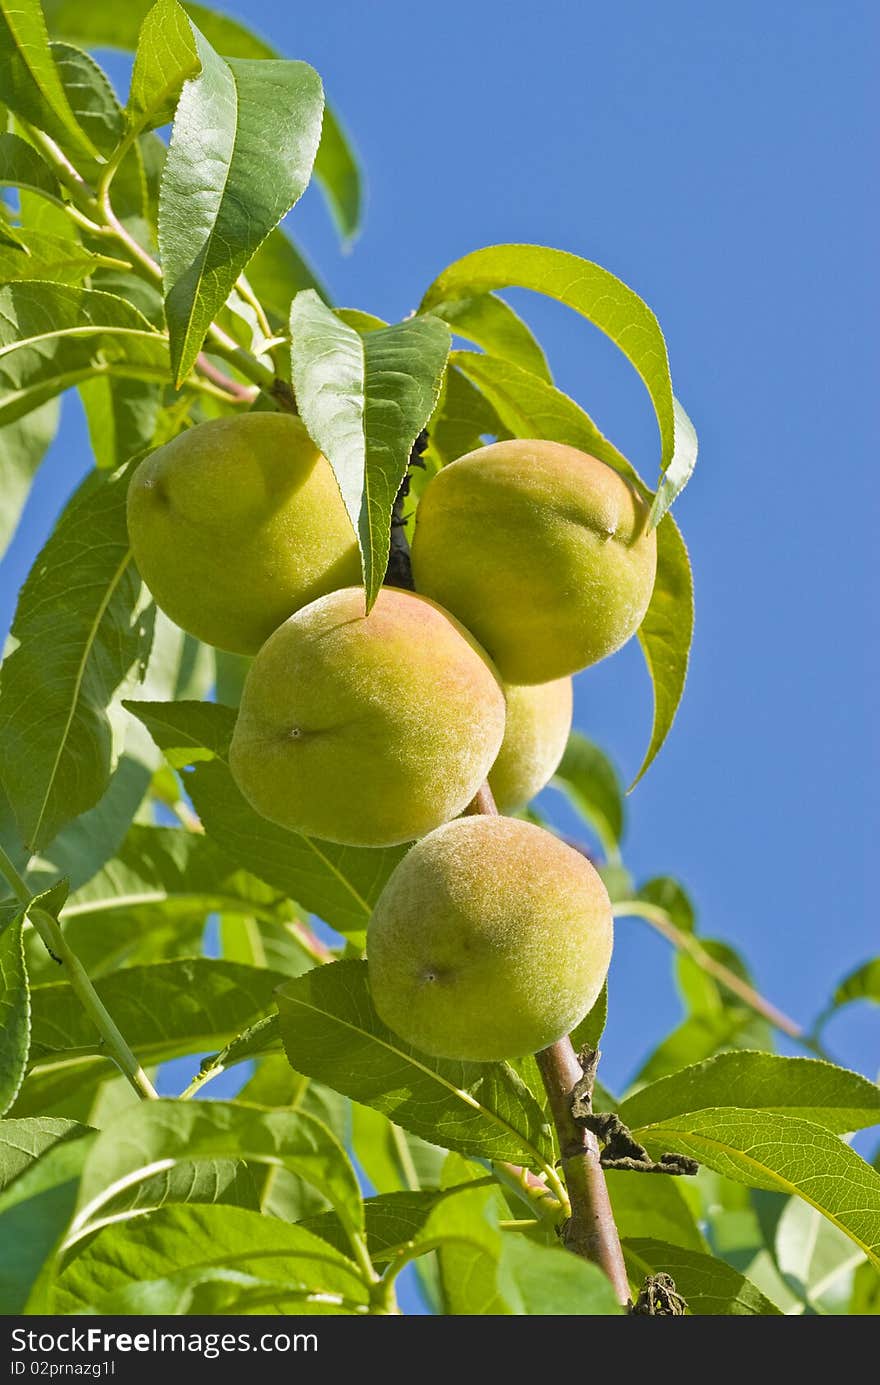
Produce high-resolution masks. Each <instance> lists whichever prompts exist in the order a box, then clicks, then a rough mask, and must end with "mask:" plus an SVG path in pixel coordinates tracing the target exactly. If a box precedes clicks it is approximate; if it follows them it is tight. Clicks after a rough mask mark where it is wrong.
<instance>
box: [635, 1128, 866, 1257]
mask: <svg viewBox="0 0 880 1385" xmlns="http://www.w3.org/2000/svg"><path fill="white" fill-rule="evenodd" d="M633 1134H634V1135H635V1136H636V1138H637V1139H639V1140H641V1141H642V1143H643V1144H645V1145H646V1146H647V1147H648V1149H649V1150H651V1151H652V1152H655V1151H656V1152H658V1153H660V1152H663V1151H665V1150H669V1149H674V1150H675V1151H676V1152H677V1153H680V1154H688V1155H690V1156H691V1157H692V1158H694V1159H697V1160H699V1161H700V1163H703V1164H708V1166H709V1168H711V1169H715V1170H716V1171H717V1172H718V1173H723V1174H724V1175H725V1176H726V1177H728V1178H732V1179H734V1180H735V1181H736V1182H739V1183H747V1184H749V1185H750V1186H751V1187H753V1188H768V1189H770V1190H771V1191H773V1192H784V1193H790V1194H797V1196H798V1197H801V1198H803V1200H804V1201H805V1202H807V1203H809V1204H810V1206H811V1207H815V1208H816V1209H817V1211H819V1212H821V1213H822V1215H823V1216H824V1217H827V1218H828V1220H829V1221H830V1222H832V1223H833V1224H834V1225H835V1226H837V1227H839V1228H840V1230H841V1231H844V1232H845V1233H846V1235H847V1236H849V1237H850V1239H851V1240H852V1241H854V1242H855V1244H856V1245H857V1246H858V1247H859V1249H860V1250H862V1251H863V1252H864V1253H865V1254H866V1255H867V1256H868V1258H869V1259H870V1260H872V1261H873V1262H874V1264H875V1265H878V1266H880V1174H878V1173H877V1171H876V1170H875V1169H873V1168H871V1165H870V1164H866V1163H865V1161H864V1160H863V1159H860V1158H859V1156H858V1155H857V1154H856V1153H855V1152H854V1151H853V1150H852V1149H850V1147H849V1145H846V1144H844V1143H843V1141H842V1140H840V1139H838V1137H837V1136H836V1135H833V1134H832V1133H831V1132H830V1131H829V1130H826V1129H825V1128H824V1127H823V1126H821V1125H814V1124H813V1123H812V1122H810V1121H806V1120H799V1119H797V1118H796V1117H794V1116H787V1115H779V1114H777V1113H775V1112H773V1113H771V1112H767V1111H747V1110H740V1109H738V1108H737V1107H734V1106H728V1107H718V1108H711V1107H710V1108H709V1109H708V1110H701V1111H691V1112H685V1113H682V1114H681V1115H678V1116H669V1117H668V1118H667V1119H665V1120H661V1121H655V1122H651V1123H650V1124H649V1125H644V1126H638V1127H635V1128H634V1129H633Z"/></svg>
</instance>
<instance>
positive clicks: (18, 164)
mask: <svg viewBox="0 0 880 1385" xmlns="http://www.w3.org/2000/svg"><path fill="white" fill-rule="evenodd" d="M0 187H4V188H19V189H24V190H26V191H28V192H33V193H36V194H37V195H38V196H40V197H48V198H49V200H50V201H51V202H55V203H57V204H58V206H59V207H63V206H64V199H63V197H62V195H61V186H60V184H59V182H58V179H57V178H56V177H55V174H54V173H53V171H52V169H51V168H50V167H49V165H48V164H47V163H46V160H45V159H44V158H43V156H42V154H40V153H39V152H38V151H37V150H36V149H35V148H34V146H33V145H32V144H28V142H27V140H26V139H22V138H21V136H20V135H14V134H11V133H6V134H0Z"/></svg>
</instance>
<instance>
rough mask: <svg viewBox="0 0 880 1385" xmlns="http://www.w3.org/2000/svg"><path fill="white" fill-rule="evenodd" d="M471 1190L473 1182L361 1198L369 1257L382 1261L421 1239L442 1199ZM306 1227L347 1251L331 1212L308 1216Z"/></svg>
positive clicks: (344, 1239)
mask: <svg viewBox="0 0 880 1385" xmlns="http://www.w3.org/2000/svg"><path fill="white" fill-rule="evenodd" d="M471 1191H473V1184H472V1183H463V1184H460V1185H458V1186H456V1187H453V1188H432V1189H429V1190H427V1191H409V1190H407V1191H403V1192H396V1193H382V1194H380V1195H379V1196H378V1197H370V1198H367V1199H366V1200H365V1201H364V1218H365V1225H366V1233H367V1249H368V1251H369V1253H370V1259H371V1260H372V1261H373V1262H374V1264H377V1265H378V1264H381V1263H384V1262H386V1261H388V1260H391V1259H393V1258H394V1255H395V1254H396V1252H397V1251H398V1250H399V1249H400V1248H401V1247H402V1246H405V1245H406V1244H407V1242H410V1241H416V1240H421V1239H423V1234H422V1233H423V1231H424V1227H425V1223H426V1221H427V1220H428V1217H429V1216H430V1215H431V1213H432V1212H433V1211H434V1209H435V1207H437V1206H438V1205H439V1204H440V1203H441V1202H442V1201H443V1200H444V1199H445V1198H449V1197H456V1196H457V1195H458V1194H459V1193H460V1192H471ZM306 1227H307V1229H308V1230H309V1231H313V1232H314V1233H315V1235H316V1236H321V1237H322V1238H323V1239H324V1240H326V1241H329V1242H330V1244H331V1245H332V1246H335V1247H336V1249H337V1250H341V1251H342V1252H343V1253H347V1250H348V1242H347V1240H346V1236H345V1232H344V1230H343V1228H342V1226H341V1225H340V1223H339V1221H338V1219H337V1217H336V1215H335V1213H333V1212H322V1213H321V1214H320V1215H318V1216H315V1217H309V1219H308V1221H307V1222H306Z"/></svg>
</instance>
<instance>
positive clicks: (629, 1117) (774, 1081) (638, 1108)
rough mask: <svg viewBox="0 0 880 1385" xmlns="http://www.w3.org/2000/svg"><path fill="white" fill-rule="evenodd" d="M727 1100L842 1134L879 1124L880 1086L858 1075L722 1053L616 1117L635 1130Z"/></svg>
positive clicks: (640, 1094)
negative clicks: (791, 1117)
mask: <svg viewBox="0 0 880 1385" xmlns="http://www.w3.org/2000/svg"><path fill="white" fill-rule="evenodd" d="M728 1102H731V1104H735V1105H736V1106H738V1107H740V1108H742V1109H747V1110H756V1111H767V1112H772V1111H776V1112H780V1113H782V1114H783V1115H790V1116H800V1117H801V1118H802V1119H803V1120H808V1121H812V1122H814V1124H816V1125H822V1126H825V1127H826V1129H828V1130H833V1131H835V1132H836V1133H838V1134H843V1133H845V1132H847V1131H850V1130H861V1129H863V1128H864V1127H865V1126H870V1125H877V1124H880V1087H878V1086H876V1085H875V1083H873V1082H869V1081H868V1079H867V1078H866V1077H862V1076H861V1074H860V1073H857V1072H849V1071H848V1070H847V1069H846V1068H839V1067H835V1065H834V1064H833V1063H826V1062H823V1061H822V1060H820V1059H818V1058H783V1057H780V1056H778V1055H776V1054H773V1053H749V1052H738V1053H719V1054H718V1055H717V1057H715V1058H710V1059H709V1060H708V1061H707V1062H705V1063H698V1064H697V1065H696V1066H695V1067H690V1068H684V1069H683V1070H682V1071H681V1072H676V1073H673V1074H672V1075H671V1076H669V1077H664V1078H662V1079H661V1080H660V1081H659V1082H654V1083H652V1085H651V1086H650V1087H642V1088H641V1089H640V1090H639V1091H637V1092H636V1093H635V1094H634V1095H633V1096H631V1097H628V1098H627V1100H626V1101H624V1103H623V1105H622V1106H620V1108H619V1111H618V1114H619V1115H620V1118H621V1120H622V1121H624V1122H625V1124H626V1125H629V1126H630V1127H634V1126H643V1125H652V1124H653V1123H654V1122H656V1121H663V1120H668V1119H670V1118H672V1117H673V1116H678V1115H680V1114H682V1113H684V1112H688V1111H700V1110H703V1109H704V1108H705V1107H707V1106H726V1105H727V1104H728Z"/></svg>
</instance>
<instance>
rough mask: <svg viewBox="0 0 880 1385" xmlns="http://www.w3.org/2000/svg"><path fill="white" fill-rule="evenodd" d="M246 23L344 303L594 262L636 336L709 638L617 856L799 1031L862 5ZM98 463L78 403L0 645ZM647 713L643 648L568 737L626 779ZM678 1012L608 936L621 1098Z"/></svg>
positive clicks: (641, 953) (246, 8)
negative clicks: (663, 395) (52, 527)
mask: <svg viewBox="0 0 880 1385" xmlns="http://www.w3.org/2000/svg"><path fill="white" fill-rule="evenodd" d="M237 13H238V14H239V16H240V17H241V18H243V19H244V20H245V21H246V22H248V23H250V24H251V25H252V27H254V28H256V29H257V30H259V31H261V32H262V33H263V34H264V35H265V36H266V37H268V38H269V39H270V40H272V41H273V42H274V43H275V44H276V45H277V46H278V47H279V48H281V49H282V50H283V51H284V52H286V53H287V54H288V55H290V56H292V57H301V58H306V59H308V60H309V61H310V62H312V63H314V64H315V66H316V67H317V68H318V69H319V71H320V72H321V73H322V75H323V76H324V79H325V83H326V87H327V90H328V93H329V94H330V96H331V99H332V100H333V101H334V103H335V104H336V106H337V108H338V109H339V110H340V111H341V112H342V114H343V115H344V118H345V120H346V123H347V125H348V127H349V128H350V130H351V132H352V134H353V136H354V138H355V140H356V143H357V146H358V148H359V150H360V153H361V155H362V157H363V160H364V163H365V166H366V170H367V177H368V183H369V205H368V210H367V219H366V225H365V229H364V232H363V234H362V236H361V237H360V240H359V241H358V243H357V245H356V246H355V248H354V250H353V252H352V253H351V254H350V255H349V256H343V255H342V254H341V253H340V252H339V250H338V248H337V246H336V244H335V240H334V236H333V233H332V231H331V228H330V225H329V221H328V218H327V215H326V212H325V210H324V208H323V205H322V203H321V201H320V198H319V197H318V195H317V194H316V193H315V192H314V191H313V190H310V191H309V193H307V194H306V197H305V198H304V200H303V202H302V204H301V205H300V207H299V208H297V209H296V211H295V212H294V214H293V216H292V217H291V218H290V229H291V231H292V232H293V233H294V234H295V235H297V236H298V237H299V239H300V240H301V242H302V244H303V245H304V247H305V248H306V249H307V250H308V251H309V253H310V254H311V255H312V257H313V258H314V260H315V262H316V264H317V265H318V266H319V267H320V269H321V270H322V272H323V274H324V275H325V277H326V279H327V280H328V282H329V285H330V287H331V289H332V290H333V292H334V293H335V295H336V296H337V298H338V299H339V301H341V302H344V303H347V304H351V305H355V306H359V307H363V308H368V309H370V310H372V311H374V312H378V313H380V314H382V315H383V316H385V317H389V318H395V317H400V316H402V315H403V314H405V313H406V312H408V311H409V310H410V309H411V308H412V307H413V306H414V305H415V304H416V303H417V302H418V300H419V298H420V296H421V293H422V291H423V289H424V288H425V286H426V285H427V284H428V283H429V282H430V280H431V279H433V277H434V276H435V275H436V274H437V273H438V272H439V270H441V269H442V268H443V267H444V266H445V265H446V264H448V263H449V262H450V261H451V260H453V259H455V258H457V257H458V256H459V255H461V254H463V253H465V252H466V251H468V250H470V249H472V248H475V247H477V246H481V245H487V244H490V243H492V242H497V241H515V240H524V241H536V242H543V243H545V244H547V245H554V246H559V247H563V248H565V249H567V250H572V251H575V252H577V253H578V254H581V255H584V256H586V257H588V258H591V259H595V260H597V261H599V262H600V263H602V264H603V265H605V266H607V267H608V268H609V269H611V270H613V271H614V272H615V273H617V274H618V275H620V276H621V277H622V278H623V279H625V280H626V281H627V282H628V283H629V284H631V285H632V286H633V287H634V288H635V289H637V290H638V292H640V293H641V294H642V295H643V296H644V297H645V298H646V299H647V301H648V302H649V303H650V304H651V306H652V307H653V308H654V309H655V311H656V312H657V314H658V316H659V318H660V321H661V323H662V325H663V327H664V329H665V332H666V335H667V338H668V342H669V349H670V356H671V361H672V372H673V379H674V382H675V387H676V391H677V393H678V394H679V395H680V397H681V398H682V400H683V401H684V403H685V405H686V407H687V408H688V409H689V411H690V412H691V414H692V416H693V418H694V420H695V422H696V425H697V427H698V430H699V433H700V438H701V457H700V462H699V465H698V469H697V473H696V476H695V478H694V480H693V481H692V482H691V485H690V487H689V489H688V490H687V491H686V493H685V494H684V496H683V497H682V498H681V500H680V501H679V503H678V506H677V514H678V517H679V520H680V523H681V525H682V527H683V530H684V533H685V536H686V538H687V540H688V543H689V545H690V548H691V553H692V556H693V562H694V568H695V574H696V587H697V631H696V644H695V650H694V658H693V664H692V671H691V676H690V681H689V684H688V688H687V693H686V696H685V701H684V705H683V708H682V711H681V713H680V715H679V719H678V723H677V725H676V727H675V729H674V732H673V735H672V738H671V740H670V742H669V744H668V746H667V748H666V750H665V751H664V753H663V755H662V756H661V759H660V761H659V762H658V763H657V765H656V766H655V767H654V768H653V769H652V770H651V772H650V774H649V775H648V777H647V779H646V780H645V781H643V783H642V784H641V785H640V786H639V788H638V790H637V791H636V793H635V794H634V795H633V797H632V798H631V799H630V801H629V817H630V822H629V834H628V846H627V856H628V861H629V864H630V866H631V869H633V871H634V872H635V874H636V875H637V876H638V877H644V876H646V875H649V874H655V873H667V872H668V873H673V874H676V875H678V876H680V877H681V879H682V880H683V881H685V882H686V884H687V885H688V887H689V888H690V889H691V891H692V892H693V894H694V896H695V899H696V901H697V904H698V906H699V911H700V922H701V927H702V928H703V930H704V931H705V932H707V933H709V934H712V935H715V936H722V937H725V938H727V939H729V940H730V941H732V942H733V943H735V944H736V945H737V946H738V947H740V948H742V949H743V951H744V952H745V954H746V955H747V956H748V958H749V959H750V960H751V962H752V964H753V966H754V968H755V970H756V973H757V976H758V978H759V980H760V983H761V985H762V987H763V988H764V989H765V991H766V992H767V994H768V995H770V996H772V997H773V998H774V999H775V1000H776V1001H777V1002H778V1003H779V1004H780V1005H782V1006H783V1007H784V1008H786V1009H788V1010H789V1011H790V1012H791V1013H792V1014H793V1015H794V1016H796V1017H797V1018H799V1019H802V1020H808V1019H809V1018H811V1017H812V1016H813V1015H814V1014H815V1012H816V1011H817V1010H818V1009H819V1008H820V1007H821V1006H822V1004H823V1002H824V1001H825V999H826V997H827V995H828V993H829V991H830V989H831V987H832V985H833V984H834V982H835V981H836V980H837V979H838V977H839V976H840V975H841V974H842V973H843V972H845V971H846V970H848V969H849V968H850V967H852V966H853V965H855V964H856V963H858V962H860V961H862V960H864V959H865V958H867V957H868V956H870V955H872V953H876V952H877V951H878V950H880V949H878V946H877V944H878V928H877V922H876V918H877V910H876V891H875V889H874V873H873V871H872V869H871V865H870V863H869V848H870V846H871V845H873V841H874V836H875V833H876V831H877V818H876V808H877V773H876V771H877V758H876V748H877V745H876V730H875V721H874V717H873V715H872V713H873V709H874V703H875V701H876V692H877V680H876V674H877V641H876V636H877V629H876V618H875V604H874V602H875V598H874V593H873V592H872V590H871V588H872V586H874V584H875V580H876V565H877V563H876V551H877V549H876V535H877V532H878V521H880V514H878V505H877V499H876V495H877V488H876V467H877V452H878V410H877V404H876V392H877V378H878V367H880V359H878V357H880V352H878V346H877V341H878V330H877V323H878V321H880V292H878V289H880V281H878V275H877V271H876V262H877V245H878V239H880V237H878V232H880V226H878V215H877V208H878V203H877V194H876V175H875V168H876V163H875V154H876V150H875V147H874V146H875V140H876V128H877V114H878V111H877V94H876V93H877V83H876V65H877V57H878V42H877V40H878V30H880V8H878V6H877V5H876V4H875V3H873V0H847V3H846V4H843V5H841V4H838V3H833V0H823V2H822V3H819V2H818V0H799V3H798V4H796V5H794V4H787V3H782V0H775V3H769V4H768V3H766V0H738V3H737V4H736V5H724V6H721V5H707V4H705V3H704V0H668V3H666V4H663V5H659V4H657V3H655V0H629V3H628V4H626V5H614V4H607V3H605V4H596V3H589V2H585V0H580V3H552V0H551V3H548V4H546V5H544V6H543V7H540V8H536V6H535V5H534V4H533V3H529V4H525V3H520V0H480V3H476V4H475V3H474V2H473V0H467V3H465V0H444V3H443V4H442V5H436V6H435V5H418V4H413V3H412V0H380V3H375V4H369V5H367V4H363V3H362V2H359V3H344V2H343V0H322V3H321V4H311V5H309V4H305V3H300V4H286V3H285V4H281V3H280V0H240V3H239V4H238V8H237ZM111 66H112V69H113V70H114V72H121V71H123V70H124V68H123V65H122V64H120V63H119V61H118V60H116V61H114V62H113V63H112V64H111ZM517 305H518V306H519V307H521V308H523V309H524V310H525V311H526V313H527V315H528V316H529V319H530V321H531V322H532V324H533V325H534V326H536V327H537V328H538V329H539V331H540V332H541V334H542V336H543V339H544V341H545V344H546V346H547V348H548V351H549V354H550V357H551V362H552V364H553V366H554V369H555V371H556V375H557V379H558V381H559V383H560V385H561V386H562V387H563V388H564V389H566V390H567V391H569V392H570V393H572V394H573V395H575V397H576V398H578V399H579V401H580V402H581V403H582V404H583V405H584V406H585V407H586V408H587V409H588V410H589V411H590V412H591V413H592V414H593V415H594V417H595V418H596V419H597V421H598V422H599V423H600V425H601V426H602V427H603V428H604V429H605V431H606V432H608V433H609V434H610V436H611V437H612V438H613V439H614V440H615V441H616V442H617V443H618V445H619V446H620V447H622V449H623V450H624V451H625V452H627V453H628V454H629V456H630V457H631V458H632V459H633V461H634V462H635V463H636V465H637V466H638V467H639V469H640V470H641V471H642V472H643V474H645V475H652V474H653V473H654V469H655V466H656V457H657V451H658V447H657V438H656V433H655V428H654V423H653V418H652V415H651V411H650V406H649V404H648V401H647V397H646V396H645V395H644V393H643V391H642V387H641V385H640V383H639V382H638V380H637V379H636V377H635V376H634V375H633V373H632V372H631V370H630V369H629V367H628V366H627V365H626V363H625V362H624V361H623V359H622V357H618V356H617V355H616V353H615V351H614V348H613V347H611V346H610V344H609V343H607V342H606V341H605V339H604V338H601V337H600V336H599V335H598V334H597V333H595V332H593V331H592V329H590V328H589V327H588V326H587V325H586V324H585V323H584V322H583V321H582V320H581V319H576V318H574V317H568V316H566V314H565V313H564V311H563V310H561V309H558V308H556V307H553V306H548V305H546V304H544V303H543V302H540V301H538V300H531V301H527V300H526V298H525V296H523V297H522V298H521V299H518V300H517ZM86 461H87V454H86V444H85V435H84V428H83V425H82V421H81V418H80V416H79V413H78V409H77V406H76V405H75V403H73V402H72V401H71V402H69V404H68V405H67V407H66V413H65V421H64V424H63V427H62V431H61V434H60V437H59V439H58V441H57V443H56V444H55V446H54V448H53V451H52V454H51V457H50V459H49V461H48V463H47V464H46V466H45V468H44V471H43V473H42V475H41V478H40V481H39V484H38V486H37V489H36V491H35V494H34V496H33V499H32V503H31V504H30V506H29V509H28V511H27V515H26V519H25V523H24V525H23V528H22V531H21V533H20V535H19V537H18V539H17V541H16V543H15V545H14V548H13V549H12V551H11V553H10V555H9V557H8V558H7V560H6V562H5V564H4V566H3V569H2V571H0V578H2V583H0V588H2V610H0V617H2V618H3V619H4V620H8V618H9V616H10V614H11V606H12V602H13V599H14V591H15V589H17V586H18V584H19V583H20V581H21V580H22V578H23V576H24V573H25V571H26V570H27V567H28V566H29V563H30V561H31V560H32V557H33V554H34V551H35V549H36V546H37V545H38V543H39V542H40V541H41V540H42V538H43V536H44V535H45V533H46V532H47V529H48V526H49V524H50V522H51V520H52V518H53V516H54V514H55V513H56V512H57V510H58V508H59V507H60V505H61V504H62V502H63V500H64V499H65V497H66V495H67V493H68V492H69V490H70V488H71V486H72V484H73V482H74V480H75V479H76V477H77V476H78V474H79V473H80V472H81V470H82V469H83V467H84V466H85V465H86ZM649 721H650V691H649V685H648V682H647V677H646V675H645V673H644V670H643V668H642V665H641V660H640V656H639V653H638V650H637V648H636V647H634V646H633V647H630V648H628V649H627V650H625V651H624V652H623V653H622V654H620V655H618V656H617V657H615V658H614V659H612V660H610V661H608V662H606V663H605V664H603V665H601V666H600V667H598V668H596V669H594V670H591V671H590V672H588V673H586V674H584V675H582V676H581V677H580V678H579V680H578V682H577V711H576V722H577V725H578V726H580V727H581V728H582V729H583V730H584V731H585V732H586V733H587V734H588V735H590V736H591V737H593V738H594V739H596V740H597V741H599V742H600V743H601V744H602V745H603V746H604V747H605V748H606V749H607V750H608V751H609V752H610V753H611V754H612V756H613V757H614V758H615V760H616V761H617V762H618V763H619V765H620V766H621V768H622V772H623V773H624V775H627V776H631V775H632V773H633V771H634V770H635V768H636V766H637V765H638V763H639V760H640V758H641V753H642V750H643V747H644V744H645V740H646V736H647V733H648V727H649ZM560 805H561V800H559V798H558V796H556V795H552V796H549V797H548V806H553V808H554V810H559V809H560ZM558 820H559V821H560V822H563V821H565V817H564V810H562V811H561V813H560V816H559V818H558ZM678 1014H679V1006H678V1001H677V999H676V996H675V991H674V987H673V984H672V981H671V978H670V959H669V955H668V950H667V948H666V945H665V944H663V943H662V942H660V941H659V940H658V939H656V938H654V937H653V936H651V935H650V934H649V933H648V932H647V930H646V929H644V928H643V927H642V925H640V924H638V923H635V922H630V923H624V924H622V925H621V926H620V927H619V930H618V942H617V951H616V956H615V961H614V967H613V976H612V1017H611V1021H610V1024H609V1029H608V1033H607V1036H606V1043H605V1050H606V1069H605V1076H606V1078H607V1080H608V1082H609V1084H611V1085H617V1086H620V1085H622V1083H623V1081H624V1080H625V1078H626V1076H627V1074H629V1073H631V1072H632V1071H633V1070H634V1069H635V1067H636V1066H637V1065H638V1063H639V1061H640V1059H641V1057H642V1056H643V1055H644V1054H645V1052H646V1051H647V1050H648V1049H649V1047H650V1046H651V1045H652V1043H653V1042H654V1041H655V1040H657V1039H658V1038H659V1037H660V1036H661V1035H662V1033H663V1032H665V1030H666V1029H667V1028H668V1027H669V1026H670V1025H671V1024H673V1023H674V1022H675V1021H676V1019H677V1017H678ZM828 1038H829V1042H830V1044H831V1046H832V1047H833V1049H834V1051H835V1052H836V1053H837V1054H838V1055H839V1056H840V1057H841V1058H842V1059H843V1060H845V1061H847V1062H849V1063H851V1064H852V1065H854V1066H858V1067H861V1068H862V1069H863V1070H865V1071H866V1072H869V1073H871V1074H872V1075H873V1073H874V1071H875V1069H876V1066H877V1052H878V1038H880V1020H878V1016H877V1012H876V1011H874V1012H870V1011H869V1010H868V1009H867V1007H852V1009H851V1010H850V1011H849V1012H848V1013H847V1014H846V1016H845V1017H842V1018H841V1019H840V1020H838V1021H835V1022H834V1024H833V1025H832V1026H831V1028H830V1030H829V1035H828Z"/></svg>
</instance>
